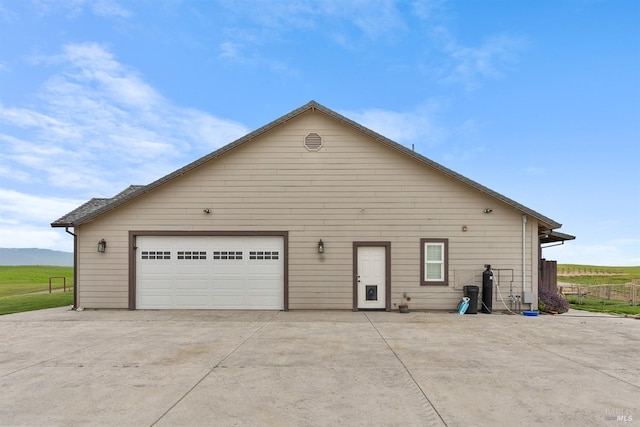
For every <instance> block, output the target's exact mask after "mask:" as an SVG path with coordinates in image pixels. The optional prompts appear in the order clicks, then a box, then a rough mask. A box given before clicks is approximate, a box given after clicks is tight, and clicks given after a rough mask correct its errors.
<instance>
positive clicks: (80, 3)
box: [32, 0, 133, 19]
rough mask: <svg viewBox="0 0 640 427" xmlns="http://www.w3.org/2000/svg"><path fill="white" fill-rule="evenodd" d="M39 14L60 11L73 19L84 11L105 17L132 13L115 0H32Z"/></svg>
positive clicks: (131, 14) (130, 14)
mask: <svg viewBox="0 0 640 427" xmlns="http://www.w3.org/2000/svg"><path fill="white" fill-rule="evenodd" d="M32 4H33V6H34V7H35V8H36V11H37V13H38V14H39V15H49V14H52V13H61V14H63V15H65V17H67V18H68V19H75V18H78V17H80V16H82V14H83V13H84V12H85V10H86V11H88V12H89V13H92V14H94V15H97V16H102V17H105V18H130V17H131V16H133V13H132V12H131V11H130V10H128V9H126V8H125V7H124V6H122V5H121V4H120V3H119V2H118V1H116V0H64V1H60V0H32Z"/></svg>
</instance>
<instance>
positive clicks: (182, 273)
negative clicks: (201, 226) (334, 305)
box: [136, 236, 284, 309]
mask: <svg viewBox="0 0 640 427" xmlns="http://www.w3.org/2000/svg"><path fill="white" fill-rule="evenodd" d="M136 245H137V247H138V251H137V253H136V255H137V264H136V295H137V296H136V305H137V308H155V309H162V308H182V309H188V308H201V309H204V308H227V309H243V308H254V309H283V308H284V261H283V248H284V239H283V238H282V237H280V236H242V237H238V236H224V237H220V236H188V237H187V236H138V237H137V241H136Z"/></svg>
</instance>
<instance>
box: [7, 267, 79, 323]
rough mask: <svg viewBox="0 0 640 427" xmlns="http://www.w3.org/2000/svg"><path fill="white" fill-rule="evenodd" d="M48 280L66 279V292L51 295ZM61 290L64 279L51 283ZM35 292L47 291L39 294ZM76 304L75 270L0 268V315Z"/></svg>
mask: <svg viewBox="0 0 640 427" xmlns="http://www.w3.org/2000/svg"><path fill="white" fill-rule="evenodd" d="M49 277H66V279H67V292H53V293H51V294H49V293H48V292H49ZM51 288H52V289H59V290H62V288H63V281H62V279H54V280H53V281H52V286H51ZM35 292H46V293H41V294H36V293H35ZM71 304H73V268H72V267H55V266H43V265H35V266H22V265H21V266H0V315H2V314H10V313H19V312H22V311H32V310H41V309H44V308H53V307H62V306H65V305H71Z"/></svg>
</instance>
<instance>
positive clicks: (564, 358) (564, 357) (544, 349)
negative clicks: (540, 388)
mask: <svg viewBox="0 0 640 427" xmlns="http://www.w3.org/2000/svg"><path fill="white" fill-rule="evenodd" d="M529 345H531V344H529ZM531 346H532V347H535V348H537V349H539V350H542V351H544V352H547V353H550V354H553V355H554V356H557V357H559V358H560V359H562V360H569V361H571V362H574V363H577V364H578V365H580V366H582V367H583V368H589V369H592V370H594V371H596V372H598V373H599V374H602V375H605V376H607V377H609V378H613V379H614V380H616V381H620V382H622V383H625V384H627V385H630V386H632V387H634V388H637V389H640V387H638V386H637V385H636V384H634V383H632V382H629V381H625V380H623V379H622V378H618V377H616V376H614V375H611V374H609V373H608V372H605V371H604V370H601V369H599V368H596V367H594V366H588V365H585V364H584V363H580V362H579V361H578V360H573V359H571V358H570V357H568V356H565V355H560V354H558V353H555V352H553V351H551V350H549V349H546V348H543V347H540V346H537V345H531Z"/></svg>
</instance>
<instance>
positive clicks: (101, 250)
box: [98, 239, 107, 252]
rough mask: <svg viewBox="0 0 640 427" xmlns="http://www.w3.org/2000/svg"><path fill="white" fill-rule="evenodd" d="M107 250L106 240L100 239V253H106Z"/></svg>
mask: <svg viewBox="0 0 640 427" xmlns="http://www.w3.org/2000/svg"><path fill="white" fill-rule="evenodd" d="M106 250H107V242H106V241H105V240H104V239H100V241H99V242H98V252H104V251H106Z"/></svg>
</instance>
